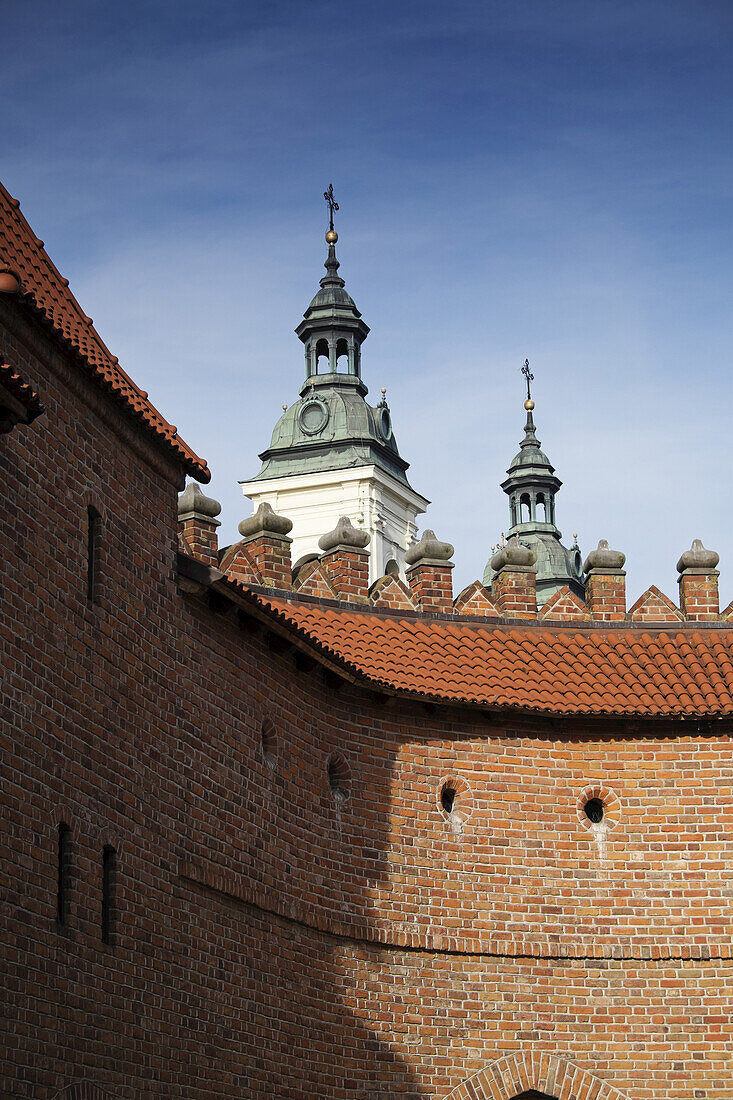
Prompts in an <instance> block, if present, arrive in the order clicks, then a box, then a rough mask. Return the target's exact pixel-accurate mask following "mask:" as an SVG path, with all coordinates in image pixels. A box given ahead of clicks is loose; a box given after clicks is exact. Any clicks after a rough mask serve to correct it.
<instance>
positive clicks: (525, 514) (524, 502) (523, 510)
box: [519, 493, 532, 523]
mask: <svg viewBox="0 0 733 1100" xmlns="http://www.w3.org/2000/svg"><path fill="white" fill-rule="evenodd" d="M531 518H532V512H531V504H530V500H529V493H522V495H521V497H520V498H519V522H520V523H529V521H530V520H531Z"/></svg>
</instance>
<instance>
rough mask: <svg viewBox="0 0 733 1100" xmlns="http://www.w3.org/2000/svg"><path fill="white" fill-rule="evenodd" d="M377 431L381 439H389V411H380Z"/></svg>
mask: <svg viewBox="0 0 733 1100" xmlns="http://www.w3.org/2000/svg"><path fill="white" fill-rule="evenodd" d="M379 431H380V432H381V435H382V439H389V437H390V436H391V435H392V417H391V416H390V415H389V409H382V412H381V414H380V417H379Z"/></svg>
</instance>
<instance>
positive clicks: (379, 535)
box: [240, 185, 429, 583]
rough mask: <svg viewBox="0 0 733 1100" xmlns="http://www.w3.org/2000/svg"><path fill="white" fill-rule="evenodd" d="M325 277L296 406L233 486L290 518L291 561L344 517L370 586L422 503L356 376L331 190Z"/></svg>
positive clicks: (380, 410) (361, 333)
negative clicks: (251, 469) (362, 534)
mask: <svg viewBox="0 0 733 1100" xmlns="http://www.w3.org/2000/svg"><path fill="white" fill-rule="evenodd" d="M324 198H325V199H326V202H327V203H328V207H329V227H328V230H327V232H326V244H327V245H328V254H327V256H326V261H325V265H324V266H325V268H326V274H325V275H324V276H323V278H322V279H321V281H320V288H319V290H318V292H317V293H316V295H315V297H314V298H313V300H312V301H311V303H310V305H309V306H308V308H307V310H306V311H305V313H304V315H303V320H302V321H301V322H300V324H299V325H298V327H297V328H296V330H295V332H296V335H297V336H298V338H299V339H300V340H301V341H302V343H303V348H304V352H305V378H304V381H303V384H302V385H301V387H300V396H299V400H298V401H296V402H294V404H292V405H290V406H289V407H288V406H283V415H282V416H281V417H280V419H279V420H278V422H277V424H276V425H275V429H274V431H273V434H272V440H271V442H270V446H269V447H268V448H267V450H265V451H263V452H262V454H261V455H260V459H261V460H262V468H261V469H260V471H259V473H257V474H256V475H255V476H254V477H253V478H250V479H249V480H247V481H242V482H240V484H241V486H242V491H243V492H244V495H245V496H247V497H249V499H250V500H251V501H252V503H253V506H254V510H256V509H257V508H258V507H259V505H260V504H262V503H263V502H265V503H267V504H270V505H271V506H272V508H273V509H274V510H275V511H276V512H279V513H281V514H282V515H286V516H288V517H289V518H290V519H291V520H292V521H293V529H292V532H291V537H292V540H293V546H292V553H293V564H294V565H297V564H299V563H300V562H301V561H302V560H303V559H304V558H308V557H310V556H313V555H316V554H318V540H319V538H320V537H321V536H322V535H324V534H326V532H328V531H330V530H332V529H333V528H334V527H335V525H336V523H337V522H338V520H339V518H340V517H341V516H343V515H347V516H348V517H349V519H350V520H351V521H352V523H353V524H354V526H355V527H357V528H360V529H362V530H364V531H367V532H368V533H369V536H370V540H371V541H370V543H369V550H370V558H369V581H370V583H373V582H374V581H375V580H377V579H378V578H379V577H381V576H383V575H384V574H385V573H386V572H389V571H399V572H404V568H405V552H406V550H407V548H408V547H409V546H410V545H411V544H412V542H413V541H414V537H415V533H416V530H417V528H416V524H415V519H416V517H417V516H418V515H419V514H420V513H422V512H424V511H425V509H426V508H427V506H428V504H429V501H428V500H426V498H425V497H423V496H421V495H420V494H419V493H416V492H415V490H414V489H413V488H412V486H411V485H410V483H409V481H408V480H407V476H406V472H407V469H408V466H409V464H408V463H407V462H405V460H404V459H403V458H402V457H401V455H400V453H399V450H398V449H397V442H396V440H395V437H394V432H393V430H392V416H391V413H390V409H389V405H388V404H387V398H386V390H385V389H383V390H382V397H381V400H380V401H379V402H378V404H377V405H376V406H371V405H369V404H368V403H367V401H366V400H365V398H366V396H367V394H368V392H369V391H368V389H367V387H366V385H365V383H364V382H363V380H362V377H361V368H362V358H361V349H362V344H363V343H364V341H365V340H366V338H367V336H368V335H369V326H368V325H367V324H366V323H365V321H364V320H363V318H362V316H361V313H360V312H359V310H358V309H357V308H356V304H355V302H354V300H353V298H352V297H351V296H350V294H349V293H348V292H347V291H346V284H345V282H344V280H343V279H342V278H341V276H340V275H339V273H338V272H339V267H340V264H339V261H338V259H337V258H336V243H337V241H338V233H337V232H336V229H335V228H334V223H333V215H334V211H336V210H338V203H337V202H336V201H335V199H334V197H333V186H332V185H331V186H329V189H328V191H326V192H325V193H324Z"/></svg>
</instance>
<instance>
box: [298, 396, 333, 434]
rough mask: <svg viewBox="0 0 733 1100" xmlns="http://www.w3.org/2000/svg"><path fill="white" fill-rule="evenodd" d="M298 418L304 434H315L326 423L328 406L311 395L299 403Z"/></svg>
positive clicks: (321, 429) (320, 430)
mask: <svg viewBox="0 0 733 1100" xmlns="http://www.w3.org/2000/svg"><path fill="white" fill-rule="evenodd" d="M298 420H299V422H300V426H301V428H302V429H303V431H304V432H305V433H306V435H317V434H318V432H322V431H323V429H324V428H325V427H326V424H327V423H328V406H327V405H326V403H325V402H324V401H320V400H319V399H318V398H317V397H313V398H311V400H310V401H306V402H305V404H303V405H301V407H300V412H299V414H298Z"/></svg>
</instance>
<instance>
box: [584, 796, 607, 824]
mask: <svg viewBox="0 0 733 1100" xmlns="http://www.w3.org/2000/svg"><path fill="white" fill-rule="evenodd" d="M583 812H584V814H585V816H586V817H587V818H588V820H589V821H590V823H591V824H592V825H598V824H599V823H600V822H601V821H603V813H604V809H603V803H602V802H601V800H600V798H589V799H588V801H587V802H586V804H585V806H584V807H583Z"/></svg>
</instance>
